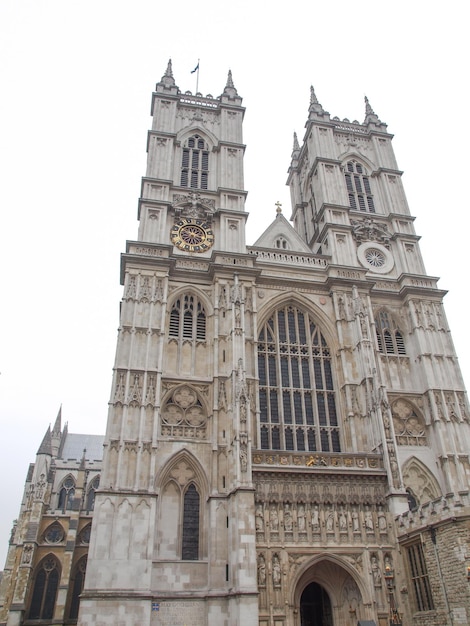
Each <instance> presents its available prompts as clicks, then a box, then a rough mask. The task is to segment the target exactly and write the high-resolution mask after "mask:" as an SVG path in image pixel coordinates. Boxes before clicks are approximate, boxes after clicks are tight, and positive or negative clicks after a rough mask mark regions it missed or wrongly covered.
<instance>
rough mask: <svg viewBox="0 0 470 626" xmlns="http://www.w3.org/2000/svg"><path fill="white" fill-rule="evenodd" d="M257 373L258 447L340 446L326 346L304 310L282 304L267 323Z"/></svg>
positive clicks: (328, 449) (316, 448)
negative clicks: (258, 385) (258, 404)
mask: <svg viewBox="0 0 470 626" xmlns="http://www.w3.org/2000/svg"><path fill="white" fill-rule="evenodd" d="M258 374H259V384H260V389H259V403H260V425H259V429H260V430H259V436H260V447H261V448H262V449H265V450H297V451H323V452H339V451H340V437H339V426H338V416H337V412H336V401H335V391H334V386H333V375H332V371H331V355H330V350H329V348H328V345H327V343H326V341H325V338H324V337H323V335H322V333H321V332H320V330H319V329H318V327H317V326H316V324H315V322H314V321H313V320H312V319H311V317H310V316H309V315H308V313H305V312H303V311H301V310H300V309H298V308H297V307H295V306H285V307H284V308H282V309H279V310H277V311H276V312H275V313H274V315H273V316H272V317H271V318H270V319H269V320H268V321H267V322H266V324H265V325H264V327H263V328H262V330H261V332H260V334H259V337H258Z"/></svg>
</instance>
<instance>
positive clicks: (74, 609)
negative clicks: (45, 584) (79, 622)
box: [69, 556, 87, 619]
mask: <svg viewBox="0 0 470 626" xmlns="http://www.w3.org/2000/svg"><path fill="white" fill-rule="evenodd" d="M86 563H87V557H86V556H84V557H82V558H81V559H80V560H79V562H78V563H77V565H76V566H75V569H74V571H73V574H72V580H71V581H70V582H71V584H70V585H69V590H70V593H71V597H70V605H69V619H77V617H78V608H79V606H80V594H81V593H82V591H83V585H84V584H85V571H86Z"/></svg>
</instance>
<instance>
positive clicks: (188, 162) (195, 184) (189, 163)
mask: <svg viewBox="0 0 470 626" xmlns="http://www.w3.org/2000/svg"><path fill="white" fill-rule="evenodd" d="M208 177H209V150H208V147H207V144H206V142H205V141H204V139H202V137H200V136H199V135H193V136H192V137H189V139H188V140H187V142H186V144H185V147H184V148H183V154H182V159H181V186H182V187H191V188H192V189H207V181H208Z"/></svg>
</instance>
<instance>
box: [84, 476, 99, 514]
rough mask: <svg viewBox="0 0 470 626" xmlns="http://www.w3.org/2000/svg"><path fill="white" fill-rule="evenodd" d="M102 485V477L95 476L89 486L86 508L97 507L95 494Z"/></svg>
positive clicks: (88, 509)
mask: <svg viewBox="0 0 470 626" xmlns="http://www.w3.org/2000/svg"><path fill="white" fill-rule="evenodd" d="M99 486H100V477H99V476H95V478H93V480H92V481H91V483H90V486H89V487H88V491H87V495H86V510H87V511H93V509H94V508H95V496H96V490H97V489H98V487H99Z"/></svg>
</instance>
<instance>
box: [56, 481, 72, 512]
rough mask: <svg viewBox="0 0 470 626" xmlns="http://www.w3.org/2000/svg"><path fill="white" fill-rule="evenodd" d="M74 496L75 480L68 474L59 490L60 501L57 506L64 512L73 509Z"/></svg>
mask: <svg viewBox="0 0 470 626" xmlns="http://www.w3.org/2000/svg"><path fill="white" fill-rule="evenodd" d="M74 497H75V481H74V479H73V478H72V477H71V476H67V478H66V479H65V480H64V482H63V483H62V487H61V489H60V491H59V502H58V506H57V508H59V509H61V510H62V512H63V513H65V511H70V510H72V506H73V500H74Z"/></svg>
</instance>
